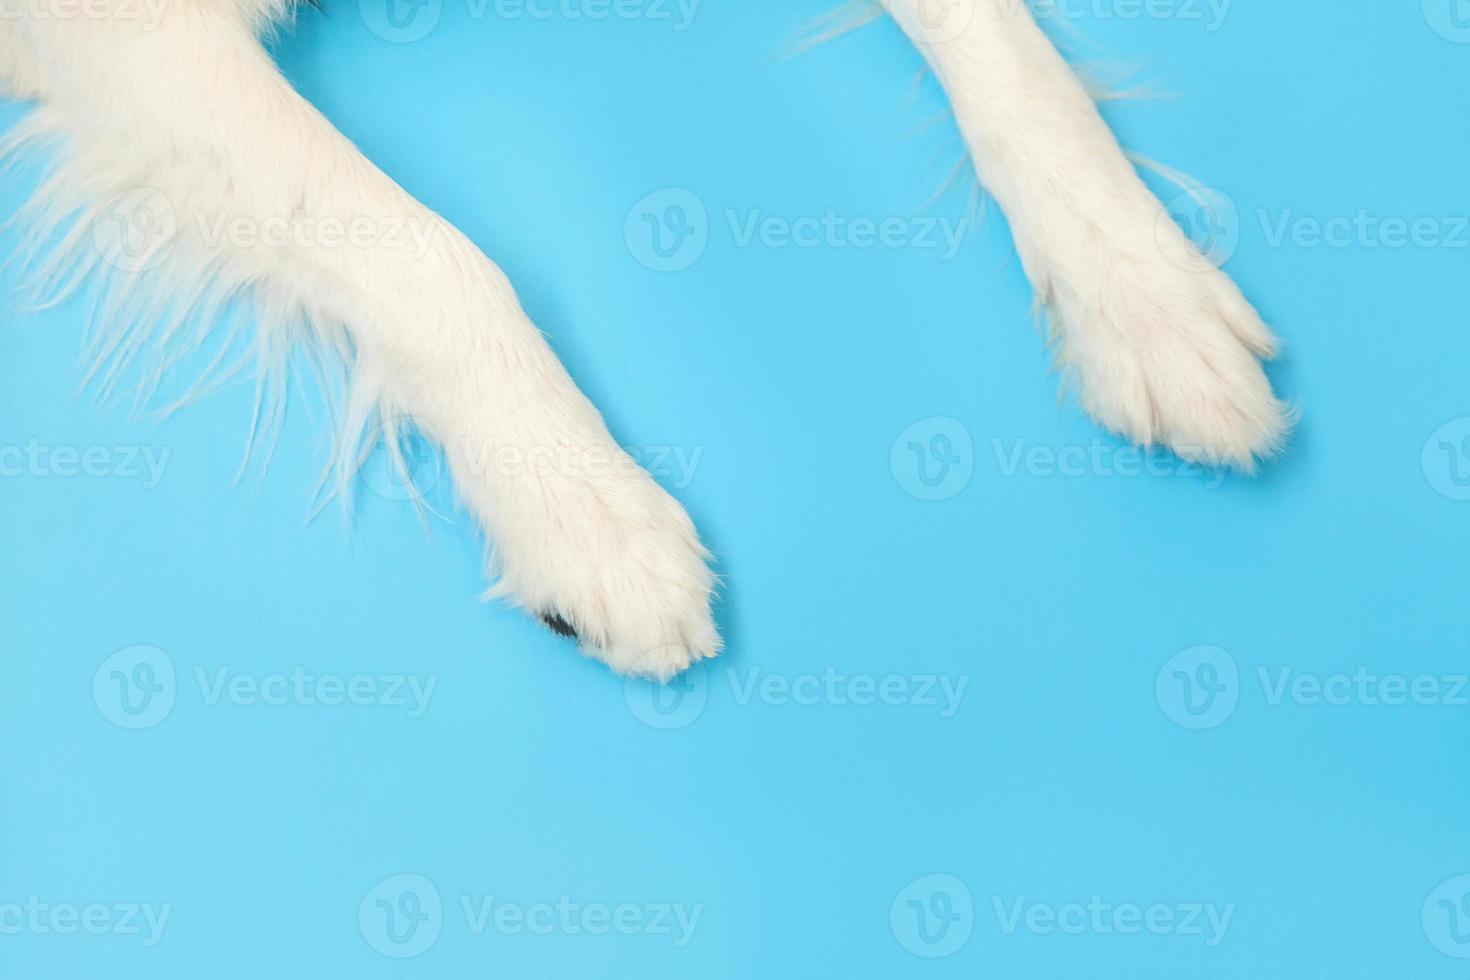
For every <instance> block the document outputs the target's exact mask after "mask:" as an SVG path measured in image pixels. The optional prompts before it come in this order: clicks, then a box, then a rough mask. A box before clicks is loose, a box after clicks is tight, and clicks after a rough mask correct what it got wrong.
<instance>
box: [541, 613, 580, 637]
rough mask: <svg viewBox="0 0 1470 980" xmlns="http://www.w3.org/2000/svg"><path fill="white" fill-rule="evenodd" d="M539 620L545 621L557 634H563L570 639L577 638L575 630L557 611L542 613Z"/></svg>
mask: <svg viewBox="0 0 1470 980" xmlns="http://www.w3.org/2000/svg"><path fill="white" fill-rule="evenodd" d="M541 622H543V623H545V624H546V625H547V627H549V628H550V630H551V632H553V633H555V634H556V635H557V636H565V637H567V638H568V639H571V640H575V639H576V638H577V631H576V630H575V629H573V628H572V624H571V623H569V622H567V621H566V620H565V619H562V618H561V616H560V615H558V614H557V613H542V614H541Z"/></svg>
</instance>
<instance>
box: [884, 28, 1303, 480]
mask: <svg viewBox="0 0 1470 980" xmlns="http://www.w3.org/2000/svg"><path fill="white" fill-rule="evenodd" d="M884 3H885V4H886V5H887V7H888V8H889V10H890V11H891V12H892V13H893V15H894V18H895V19H896V20H897V21H898V22H899V24H900V25H901V26H902V27H903V29H904V30H905V32H906V33H908V35H909V36H910V37H911V38H912V39H913V40H914V42H915V43H916V44H917V45H918V46H919V47H920V48H921V49H922V50H923V52H924V55H925V57H926V58H927V59H928V60H929V63H930V64H931V65H932V66H933V68H934V71H935V74H937V75H938V76H939V80H940V81H941V83H943V85H944V87H945V90H946V91H947V92H948V93H949V97H950V102H951V104H952V105H953V107H954V113H955V118H956V120H957V121H958V122H959V126H960V130H961V132H962V133H963V134H964V137H965V141H966V143H967V144H968V145H969V148H970V154H971V157H972V158H973V159H974V161H975V167H976V170H977V171H978V172H979V174H980V179H981V182H982V183H984V184H985V186H986V188H987V189H988V190H989V192H990V193H991V195H992V196H993V197H994V198H995V199H996V200H997V201H998V202H999V203H1000V205H1001V208H1002V209H1003V210H1004V211H1005V213H1006V216H1007V218H1008V219H1009V220H1010V224H1011V230H1012V233H1013V235H1014V237H1015V240H1016V247H1017V250H1018V251H1019V252H1020V255H1021V262H1022V265H1023V266H1024V267H1025V269H1026V275H1027V277H1028V278H1029V279H1030V280H1031V284H1032V286H1033V287H1034V288H1035V290H1036V297H1037V300H1038V301H1039V302H1040V303H1041V304H1042V305H1043V306H1044V307H1045V308H1046V310H1047V313H1048V320H1049V323H1050V326H1051V329H1052V334H1053V339H1054V342H1055V344H1056V350H1057V357H1058V361H1059V362H1060V364H1061V366H1062V367H1063V369H1064V370H1065V371H1066V372H1067V373H1068V374H1069V375H1070V376H1071V378H1072V379H1073V380H1074V381H1075V383H1076V385H1077V387H1078V389H1079V391H1080V394H1081V399H1082V405H1083V407H1084V408H1086V410H1087V411H1088V413H1089V414H1091V415H1092V417H1093V418H1095V419H1096V420H1097V421H1098V422H1100V423H1101V424H1103V425H1104V426H1106V427H1107V428H1109V429H1111V430H1113V431H1114V432H1117V433H1119V434H1121V435H1123V436H1124V437H1126V438H1128V439H1131V440H1133V441H1134V442H1138V443H1141V444H1143V445H1154V444H1162V445H1165V446H1168V447H1169V448H1170V449H1172V450H1173V451H1174V452H1176V453H1178V454H1179V455H1180V456H1183V457H1186V458H1188V459H1194V460H1203V461H1205V462H1209V463H1214V464H1228V465H1233V466H1236V467H1238V468H1240V469H1243V470H1252V469H1253V468H1254V467H1255V461H1256V459H1257V457H1262V456H1269V455H1271V454H1272V453H1274V452H1276V451H1277V450H1278V449H1279V448H1280V446H1281V443H1282V441H1283V440H1284V439H1285V437H1286V434H1287V431H1288V429H1289V427H1290V426H1289V413H1288V412H1287V410H1286V409H1285V407H1284V406H1283V405H1282V404H1281V403H1280V402H1278V401H1277V400H1276V398H1275V397H1274V396H1273V395H1272V393H1271V385H1270V383H1269V382H1268V381H1267V380H1266V375H1265V373H1264V372H1263V371H1262V370H1261V365H1260V363H1259V361H1258V360H1257V358H1260V357H1270V356H1272V355H1273V353H1274V352H1275V349H1276V343H1275V340H1274V339H1273V337H1272V336H1271V332H1270V331H1269V330H1268V329H1267V328H1266V326H1265V324H1263V323H1262V322H1261V318H1260V316H1259V315H1258V314H1257V313H1256V311H1255V309H1254V308H1252V307H1251V305H1250V303H1249V302H1247V301H1246V299H1245V297H1244V296H1242V295H1241V292H1240V290H1239V289H1238V288H1237V287H1236V285H1235V283H1234V282H1232V281H1231V280H1230V278H1229V277H1228V276H1226V275H1225V274H1224V273H1223V272H1221V271H1220V270H1219V269H1217V268H1216V267H1215V266H1214V265H1213V264H1212V263H1210V262H1209V261H1208V260H1206V259H1205V257H1204V256H1202V255H1201V254H1200V251H1199V249H1198V248H1197V247H1196V246H1195V244H1194V243H1193V242H1192V241H1190V239H1189V238H1188V237H1187V236H1186V235H1185V234H1184V232H1183V231H1181V230H1180V229H1179V227H1178V226H1177V225H1176V224H1174V222H1173V221H1172V220H1171V219H1170V218H1169V216H1168V215H1167V214H1166V213H1165V212H1164V207H1163V205H1162V204H1161V203H1160V202H1159V200H1158V199H1157V198H1156V197H1155V196H1154V195H1153V193H1152V192H1151V191H1150V190H1149V189H1148V187H1147V186H1146V185H1145V184H1144V183H1143V181H1142V180H1141V179H1140V178H1139V176H1138V173H1137V172H1136V171H1135V170H1134V168H1133V166H1132V165H1131V164H1130V163H1129V162H1128V160H1127V158H1126V157H1125V155H1124V154H1123V151H1122V150H1121V148H1120V147H1119V146H1118V143H1117V140H1116V139H1115V138H1114V136H1113V134H1112V132H1111V131H1110V130H1109V129H1108V127H1107V124H1106V123H1104V122H1103V119H1102V117H1101V116H1100V115H1099V114H1098V111H1097V106H1096V105H1095V104H1094V102H1093V100H1092V98H1091V97H1090V96H1089V95H1088V94H1087V92H1086V90H1085V89H1084V88H1083V86H1082V84H1081V82H1079V81H1078V79H1077V77H1076V76H1075V75H1074V74H1073V72H1072V70H1071V69H1070V68H1069V67H1068V65H1067V63H1066V62H1065V61H1064V60H1063V59H1062V57H1061V55H1060V54H1059V53H1058V52H1057V50H1056V49H1055V48H1054V47H1053V46H1052V44H1051V43H1050V41H1049V40H1048V39H1047V38H1046V36H1045V35H1044V34H1043V33H1042V31H1041V29H1040V27H1039V26H1038V25H1037V23H1036V21H1035V19H1034V18H1033V17H1032V15H1031V12H1030V10H1029V8H1028V7H1027V6H1026V3H1025V2H1024V0H884Z"/></svg>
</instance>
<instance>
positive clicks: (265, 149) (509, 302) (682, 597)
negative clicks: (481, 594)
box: [5, 0, 720, 678]
mask: <svg viewBox="0 0 1470 980" xmlns="http://www.w3.org/2000/svg"><path fill="white" fill-rule="evenodd" d="M96 7H97V5H96V4H93V6H92V7H91V8H89V9H90V10H93V11H94V12H95V9H96ZM122 9H123V7H122V5H121V4H119V5H118V6H117V8H116V11H117V16H113V17H88V18H78V19H73V20H57V19H47V20H40V19H38V20H34V21H31V20H24V19H22V20H19V21H12V22H11V24H10V25H9V28H13V33H8V34H7V35H5V37H6V39H7V41H9V42H10V43H15V44H19V45H22V46H23V49H22V50H19V51H17V55H16V59H15V60H17V61H18V60H19V59H20V58H21V57H22V56H23V57H24V59H25V61H26V63H27V64H31V63H34V64H35V65H38V66H39V78H38V80H37V81H38V88H39V90H40V93H41V95H42V98H43V104H42V106H41V107H40V108H39V109H37V110H36V113H35V116H34V117H33V118H32V119H30V120H28V121H27V122H26V123H23V124H22V125H23V126H25V127H29V132H30V133H31V134H32V135H41V136H55V137H59V141H60V150H59V152H58V154H57V158H56V160H55V163H54V167H55V168H56V169H55V172H54V173H53V176H52V178H51V179H50V180H49V181H48V182H47V183H46V185H45V186H44V187H43V189H42V192H41V193H42V195H43V197H47V196H49V199H43V200H42V201H40V202H39V203H40V204H41V205H42V208H43V210H46V211H49V212H50V213H52V214H59V213H66V212H69V211H77V212H79V213H81V214H82V215H83V221H89V220H90V221H92V222H96V221H97V220H99V218H100V217H105V216H106V215H105V214H103V212H105V211H106V209H107V208H108V207H110V206H111V205H109V204H108V202H110V201H115V200H117V199H118V197H119V195H121V196H122V198H123V199H128V196H129V195H134V196H135V198H136V197H137V196H139V195H141V197H142V198H143V199H145V200H146V201H147V202H148V204H149V212H148V214H149V221H148V229H145V230H152V231H158V232H161V234H159V235H157V236H155V240H153V241H150V242H147V243H146V245H145V246H144V247H143V248H142V249H141V250H138V251H136V252H134V251H133V250H125V252H124V253H123V254H121V255H117V256H104V258H108V259H110V260H111V265H112V268H111V269H109V270H105V271H106V272H107V274H108V275H110V277H111V279H112V283H111V288H112V290H113V292H114V294H117V293H119V292H120V293H121V294H123V295H124V296H126V297H131V298H134V299H136V298H138V297H151V299H150V300H148V301H146V302H142V303H141V309H142V311H143V315H145V316H147V315H150V314H156V313H158V312H159V311H160V310H162V309H166V308H168V307H169V306H171V305H178V304H180V303H182V304H184V305H186V306H187V305H196V306H197V305H199V303H198V297H200V296H201V295H212V296H220V295H229V294H234V293H237V292H244V293H247V294H250V295H251V296H252V297H253V298H254V299H255V300H257V301H258V304H259V306H260V307H261V308H262V309H264V310H269V311H274V315H273V316H272V317H270V318H268V321H267V322H266V323H263V325H262V328H261V329H262V330H263V331H264V330H268V329H271V327H270V324H271V323H280V322H285V321H291V320H305V321H307V322H309V323H311V324H312V325H313V327H314V328H315V329H316V330H318V331H324V332H326V333H328V334H330V333H331V332H332V331H333V330H334V329H336V330H345V333H346V336H347V337H348V338H350V344H348V345H346V346H348V347H349V348H350V350H349V357H350V358H351V359H352V361H353V368H352V370H353V373H354V380H353V389H352V390H353V392H354V394H353V396H352V405H353V407H354V409H355V410H354V412H353V413H352V414H353V415H355V416H358V417H360V416H361V415H362V414H363V413H364V411H365V409H366V407H367V406H369V405H373V406H377V407H379V408H381V409H382V410H383V411H384V412H385V413H386V414H392V413H397V412H402V413H404V414H405V415H408V416H410V417H412V418H413V419H414V420H416V422H417V423H419V424H420V425H421V426H422V427H423V428H424V429H425V430H426V431H427V432H429V433H431V434H433V435H434V436H435V437H436V438H437V439H438V440H439V441H440V443H441V444H442V446H443V448H444V451H445V454H446V457H447V459H448V462H449V466H450V469H451V472H452V475H453V477H454V479H455V481H456V484H457V487H458V490H459V492H460V495H461V496H462V497H463V499H464V500H465V501H466V502H467V503H468V505H469V507H470V508H471V509H472V510H473V512H474V513H475V514H476V515H477V516H478V518H479V519H480V521H481V522H482V523H483V525H484V526H485V529H486V531H487V532H488V534H489V536H490V538H491V539H492V540H493V542H494V549H495V551H494V566H495V568H494V570H495V571H496V572H497V573H498V576H499V580H498V583H497V585H496V588H495V590H493V591H495V592H496V593H497V594H503V595H506V596H509V597H511V598H513V599H514V600H516V601H518V602H519V603H520V604H521V605H523V606H524V607H525V608H527V609H528V610H530V611H531V612H533V613H535V614H536V615H538V616H540V617H542V618H543V619H544V620H545V621H546V622H547V623H548V624H549V625H551V626H552V628H553V629H556V630H557V631H558V632H562V633H575V634H576V635H577V636H578V637H579V638H580V641H581V643H582V645H583V647H584V649H585V650H587V651H588V652H589V653H591V654H593V655H595V656H597V657H599V658H601V659H603V660H605V661H606V662H607V663H608V664H610V665H611V666H612V667H613V668H615V669H616V670H619V671H623V672H630V673H637V674H643V675H648V676H653V677H659V678H666V677H668V676H670V675H672V674H674V673H677V672H678V671H679V670H682V669H683V668H685V667H687V666H688V665H689V664H690V663H691V662H693V661H696V660H699V659H701V658H704V657H710V656H713V655H715V653H717V652H718V650H719V648H720V640H719V637H718V635H717V632H716V630H715V626H714V623H713V620H712V617H711V613H710V598H711V589H712V583H713V577H712V575H711V573H710V571H709V569H708V567H707V565H706V555H705V551H704V549H703V548H702V546H701V545H700V543H699V541H698V538H697V536H696V534H695V531H694V528H693V526H692V524H691V522H690V520H689V518H688V517H687V516H686V514H685V512H684V510H683V508H681V507H680V506H679V504H678V503H676V502H675V501H674V500H673V498H672V497H670V496H669V495H668V494H666V493H665V492H664V491H663V490H662V489H661V488H660V487H659V486H658V485H657V484H656V483H655V482H654V481H653V479H652V478H651V477H650V476H649V475H648V474H647V473H646V472H644V471H643V470H642V469H640V468H639V467H638V466H636V465H635V464H634V463H633V461H632V460H631V459H630V458H629V456H628V455H627V454H626V453H624V452H623V450H622V449H620V448H619V447H618V445H617V443H616V442H614V441H613V439H612V437H611V436H610V435H609V433H608V431H607V428H606V426H605V425H604V424H603V421H602V418H601V417H600V416H599V414H598V413H597V411H596V410H595V409H594V408H593V407H592V405H591V404H590V403H589V402H588V400H587V399H586V398H585V397H584V396H583V395H582V394H581V392H580V391H578V390H577V388H576V386H575V384H574V383H573V382H572V380H571V378H570V377H569V376H568V374H567V372H566V371H565V370H564V369H563V367H562V366H561V364H560V363H559V362H558V361H557V359H556V357H555V356H554V355H553V354H552V352H551V350H550V349H549V348H548V347H547V345H546V343H545V341H544V340H543V338H542V336H541V334H540V333H539V332H538V331H537V329H536V328H535V326H534V325H533V324H532V323H531V322H530V320H529V319H528V318H527V317H526V314H525V313H524V312H523V311H522V309H521V307H520V304H519V303H518V301H517V299H516V296H515V293H514V292H513V291H512V289H511V287H510V285H509V283H508V282H507V281H506V278H505V276H504V275H502V274H501V272H500V270H499V269H498V268H496V267H495V266H494V265H493V264H491V263H490V262H489V261H488V260H487V259H486V258H485V257H484V256H483V255H481V254H480V252H479V251H478V250H476V249H475V247H474V246H473V245H472V244H471V243H470V242H469V241H468V240H467V239H465V237H464V236H463V235H461V234H460V233H459V232H457V231H456V230H455V229H454V228H452V227H450V226H449V225H448V224H447V223H446V222H443V221H442V220H440V219H439V218H437V216H435V215H434V214H432V213H431V212H429V211H428V210H427V209H425V208H424V207H423V206H421V205H420V204H418V202H416V201H415V200H413V199H412V198H411V197H410V196H409V195H408V194H406V193H405V192H404V191H402V190H401V189H400V188H398V187H397V186H396V185H395V184H394V183H393V182H392V181H391V180H390V179H388V178H387V177H386V176H384V175H383V174H382V173H381V172H380V171H378V170H377V169H376V168H375V167H374V166H373V165H372V164H371V163H369V162H368V161H367V160H366V159H364V158H363V157H362V156H361V155H360V154H359V153H358V152H357V151H356V149H355V148H354V147H353V146H352V145H351V144H350V143H349V142H348V141H347V140H346V139H345V138H344V137H342V136H341V135H340V134H339V133H337V132H336V130H335V129H334V128H333V127H332V126H331V125H330V124H329V123H328V122H327V121H326V120H325V119H324V118H323V117H322V116H321V115H320V114H319V113H318V112H317V111H316V110H315V109H313V108H312V107H311V106H310V105H309V104H307V103H306V102H305V101H304V100H303V99H301V98H300V97H299V96H298V95H297V94H296V93H295V92H294V91H293V90H292V89H291V88H290V87H289V85H288V84H287V83H286V82H285V80H284V79H283V78H282V77H281V76H280V74H279V73H278V71H277V70H276V68H275V66H274V64H273V63H272V62H271V60H270V59H269V57H268V56H267V54H266V53H265V51H264V50H263V49H262V48H261V46H260V44H259V43H258V41H257V38H256V29H257V27H258V26H259V25H258V24H256V23H255V22H254V19H253V18H252V17H251V15H250V11H249V10H248V9H246V8H242V7H239V6H236V5H234V4H230V3H221V2H211V0H198V2H193V3H176V4H170V5H168V6H167V7H166V8H165V10H164V11H163V14H162V17H161V19H160V20H159V21H158V22H157V23H147V24H145V23H140V22H137V21H134V20H130V19H128V18H126V17H124V16H122ZM12 38H13V41H12V40H11V39H12ZM395 228H396V229H398V231H397V233H390V231H391V229H395ZM95 240H96V236H95V235H87V234H85V233H82V234H73V235H71V236H70V237H69V238H68V239H67V241H68V242H69V243H70V247H72V248H73V249H75V250H78V251H80V252H85V251H86V250H87V249H88V248H91V247H92V245H93V244H95ZM95 259H96V256H95V255H91V256H87V257H83V258H79V259H78V260H77V261H78V263H79V267H86V266H87V265H89V264H90V265H96V266H102V265H104V263H99V262H96V261H95ZM122 308H124V309H129V308H132V309H136V308H137V307H129V306H128V305H127V303H126V302H124V303H123V304H122ZM280 339H281V338H279V337H277V338H274V339H272V338H270V337H266V338H264V341H265V343H266V346H271V345H272V344H274V346H275V347H276V348H279V347H280V346H281V344H280V343H279V341H280Z"/></svg>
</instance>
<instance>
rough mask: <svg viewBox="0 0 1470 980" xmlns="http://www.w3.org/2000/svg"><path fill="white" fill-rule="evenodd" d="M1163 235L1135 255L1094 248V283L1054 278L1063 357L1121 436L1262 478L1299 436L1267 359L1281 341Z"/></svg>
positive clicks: (1091, 406) (1212, 271)
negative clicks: (1259, 465) (1292, 435)
mask: <svg viewBox="0 0 1470 980" xmlns="http://www.w3.org/2000/svg"><path fill="white" fill-rule="evenodd" d="M1171 227H1172V226H1171ZM1159 237H1161V238H1162V239H1163V240H1162V241H1153V242H1148V243H1146V244H1139V245H1138V246H1137V247H1134V248H1121V247H1119V246H1117V245H1116V244H1114V243H1107V244H1103V243H1097V242H1095V243H1094V244H1095V246H1096V247H1095V249H1093V250H1092V251H1091V254H1090V255H1089V256H1088V260H1087V261H1086V262H1085V263H1084V264H1083V265H1082V268H1084V269H1086V270H1087V271H1086V272H1085V273H1084V274H1078V273H1077V271H1076V268H1073V269H1072V270H1071V271H1070V272H1069V273H1067V274H1056V275H1054V276H1053V277H1052V278H1051V281H1050V295H1049V296H1048V297H1047V300H1048V306H1049V307H1050V310H1051V314H1052V328H1053V332H1054V336H1055V338H1056V341H1057V345H1058V360H1059V362H1060V364H1061V366H1062V367H1063V369H1064V370H1065V371H1066V372H1067V373H1068V374H1069V375H1070V376H1071V378H1072V379H1073V380H1074V381H1075V382H1076V385H1077V387H1078V389H1079V393H1080V397H1081V401H1082V406H1083V408H1084V409H1085V410H1086V411H1087V412H1088V414H1089V415H1091V416H1092V417H1093V418H1094V419H1095V420H1097V421H1098V422H1099V423H1100V424H1102V425H1104V426H1106V427H1107V428H1108V429H1110V430H1112V431H1113V432H1116V433H1118V434H1119V435H1121V436H1123V437H1124V438H1127V439H1130V440H1132V441H1133V442H1135V443H1138V444H1140V445H1143V446H1154V445H1162V446H1166V447H1168V448H1169V449H1170V450H1172V451H1173V452H1175V453H1176V454H1178V455H1179V456H1181V457H1183V458H1185V459H1188V460H1192V461H1198V462H1203V463H1207V464H1209V465H1218V466H1233V467H1235V468H1237V469H1240V470H1243V471H1246V472H1251V471H1253V470H1254V469H1255V466H1256V461H1257V460H1259V459H1264V458H1268V457H1270V456H1272V455H1274V454H1275V453H1276V452H1278V451H1279V450H1280V449H1281V447H1282V445H1283V443H1284V442H1285V440H1286V438H1287V435H1288V434H1289V432H1290V430H1291V424H1292V412H1291V411H1290V410H1289V409H1288V408H1287V406H1285V405H1284V404H1282V402H1280V401H1279V400H1277V398H1276V396H1275V395H1274V394H1273V393H1272V391H1271V384H1270V382H1269V381H1268V380H1267V378H1266V374H1265V372H1264V371H1263V370H1262V368H1261V364H1260V360H1259V359H1260V358H1269V357H1271V356H1273V355H1274V353H1275V350H1276V342H1275V339H1274V338H1273V337H1272V335H1271V332H1270V330H1269V329H1268V328H1267V327H1266V325H1265V324H1264V323H1263V322H1262V321H1261V318H1260V316H1259V315H1258V314H1257V313H1256V311H1255V309H1254V308H1253V307H1252V306H1251V305H1250V303H1249V302H1247V301H1246V299H1245V297H1244V296H1242V295H1241V293H1240V290H1239V289H1238V288H1237V287H1236V286H1235V284H1234V283H1233V282H1232V281H1231V280H1230V278H1229V277H1228V276H1226V275H1225V274H1224V273H1223V272H1221V271H1220V270H1218V269H1216V268H1214V267H1213V266H1212V265H1209V264H1208V262H1207V260H1206V259H1204V258H1203V257H1202V256H1201V255H1200V254H1199V252H1198V250H1196V249H1194V247H1193V245H1192V243H1190V242H1188V240H1187V239H1184V237H1183V235H1182V234H1181V235H1179V236H1178V238H1177V239H1175V238H1174V237H1173V236H1172V235H1171V234H1169V233H1167V232H1164V233H1162V234H1161V235H1160V236H1159Z"/></svg>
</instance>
